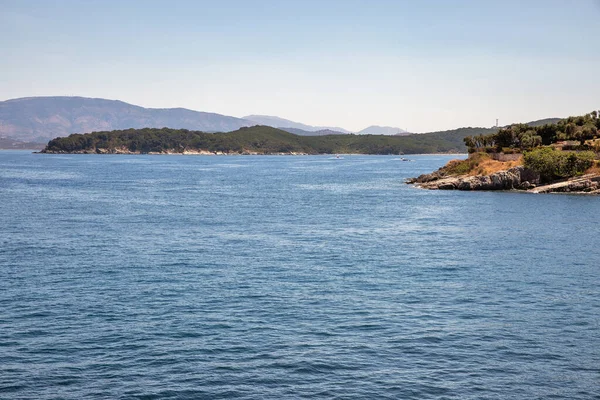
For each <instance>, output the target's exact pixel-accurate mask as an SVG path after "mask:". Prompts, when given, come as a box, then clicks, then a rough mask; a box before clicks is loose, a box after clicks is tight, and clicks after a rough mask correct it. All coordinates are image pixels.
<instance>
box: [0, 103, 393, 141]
mask: <svg viewBox="0 0 600 400" xmlns="http://www.w3.org/2000/svg"><path fill="white" fill-rule="evenodd" d="M254 125H266V126H271V127H274V128H280V129H283V130H285V131H288V132H290V133H294V134H296V135H302V136H317V135H328V134H340V133H350V132H349V131H348V130H346V129H344V128H340V127H327V126H312V125H307V124H303V123H300V122H295V121H290V120H288V119H284V118H279V117H275V116H269V115H248V116H247V117H244V118H236V117H231V116H228V115H221V114H215V113H207V112H200V111H194V110H188V109H185V108H144V107H139V106H136V105H133V104H128V103H125V102H123V101H119V100H107V99H96V98H88V97H65V96H56V97H24V98H20V99H12V100H6V101H1V102H0V136H1V137H8V138H10V139H14V140H19V141H24V142H47V141H48V140H50V139H53V138H56V137H62V136H68V135H70V134H72V133H87V132H95V131H110V130H116V129H128V128H145V127H149V128H162V127H169V128H175V129H190V130H198V131H204V132H229V131H234V130H236V129H239V128H241V127H244V126H254ZM398 132H402V130H400V129H398V128H391V127H377V126H371V127H369V128H366V129H363V130H362V131H360V132H358V133H359V134H361V133H369V134H387V135H393V134H397V133H398Z"/></svg>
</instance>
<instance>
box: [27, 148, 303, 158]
mask: <svg viewBox="0 0 600 400" xmlns="http://www.w3.org/2000/svg"><path fill="white" fill-rule="evenodd" d="M36 153H43V154H135V155H139V154H149V155H161V154H169V155H200V156H227V155H292V156H296V155H308V154H307V153H296V152H289V153H259V152H256V151H239V152H223V151H208V150H196V149H194V150H175V149H172V150H166V151H162V152H158V151H150V152H141V151H131V150H129V149H128V148H125V147H123V148H120V147H117V148H110V149H103V148H99V149H94V150H73V151H52V150H46V149H44V150H42V151H39V152H36Z"/></svg>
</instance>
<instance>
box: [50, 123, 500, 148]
mask: <svg viewBox="0 0 600 400" xmlns="http://www.w3.org/2000/svg"><path fill="white" fill-rule="evenodd" d="M493 132H496V129H492V128H470V127H469V128H460V129H454V130H449V131H441V132H431V133H423V134H412V135H403V136H393V135H354V134H340V135H323V136H299V135H295V134H293V133H290V132H286V131H284V130H281V129H277V128H272V127H269V126H261V125H257V126H252V127H244V128H241V129H238V130H235V131H232V132H217V133H207V132H201V131H191V130H187V129H170V128H161V129H155V128H143V129H126V130H115V131H110V132H92V133H86V134H72V135H70V136H67V137H60V138H56V139H53V140H51V141H50V142H49V143H48V145H47V146H46V147H45V148H44V149H43V150H42V151H41V153H61V154H64V153H79V154H220V155H225V154H396V155H398V154H422V153H463V152H464V151H465V150H466V147H465V144H464V142H463V138H464V137H465V136H468V135H471V136H473V135H483V134H490V133H493Z"/></svg>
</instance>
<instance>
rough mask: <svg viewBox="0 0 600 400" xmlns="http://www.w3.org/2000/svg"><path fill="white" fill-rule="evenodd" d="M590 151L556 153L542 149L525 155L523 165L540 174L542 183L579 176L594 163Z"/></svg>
mask: <svg viewBox="0 0 600 400" xmlns="http://www.w3.org/2000/svg"><path fill="white" fill-rule="evenodd" d="M595 156H596V154H595V153H594V152H592V151H582V152H573V151H557V150H555V149H554V148H551V147H543V148H539V149H535V150H532V151H529V152H526V153H525V156H524V159H523V160H524V165H525V167H527V168H530V169H532V170H534V171H536V172H538V173H539V174H540V178H541V180H542V181H543V182H550V181H553V180H555V179H561V178H568V177H571V176H576V175H581V174H582V173H584V172H585V171H586V170H587V169H588V168H590V167H591V166H592V165H593V163H594V158H595Z"/></svg>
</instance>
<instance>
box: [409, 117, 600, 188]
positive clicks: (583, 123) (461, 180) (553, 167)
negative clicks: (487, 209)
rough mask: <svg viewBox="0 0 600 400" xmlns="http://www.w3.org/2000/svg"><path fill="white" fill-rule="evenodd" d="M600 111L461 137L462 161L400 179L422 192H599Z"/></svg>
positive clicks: (451, 162)
mask: <svg viewBox="0 0 600 400" xmlns="http://www.w3.org/2000/svg"><path fill="white" fill-rule="evenodd" d="M599 130H600V111H592V112H591V113H588V114H585V115H582V116H576V117H569V118H565V119H561V120H559V121H558V122H556V123H550V124H544V125H539V126H530V125H527V124H514V125H511V126H508V127H505V128H502V129H500V130H499V131H498V132H496V133H492V134H489V135H476V136H467V137H465V138H464V142H465V144H466V146H467V149H468V158H467V159H465V160H451V161H450V162H448V163H447V164H446V165H445V166H443V167H442V168H440V169H439V170H437V171H435V172H432V173H430V174H424V175H421V176H419V177H416V178H411V179H408V180H407V181H406V183H409V184H415V185H417V186H418V187H421V188H424V189H434V190H435V189H439V190H522V191H527V192H531V193H551V192H562V193H591V194H600V139H599V138H598V132H599Z"/></svg>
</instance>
